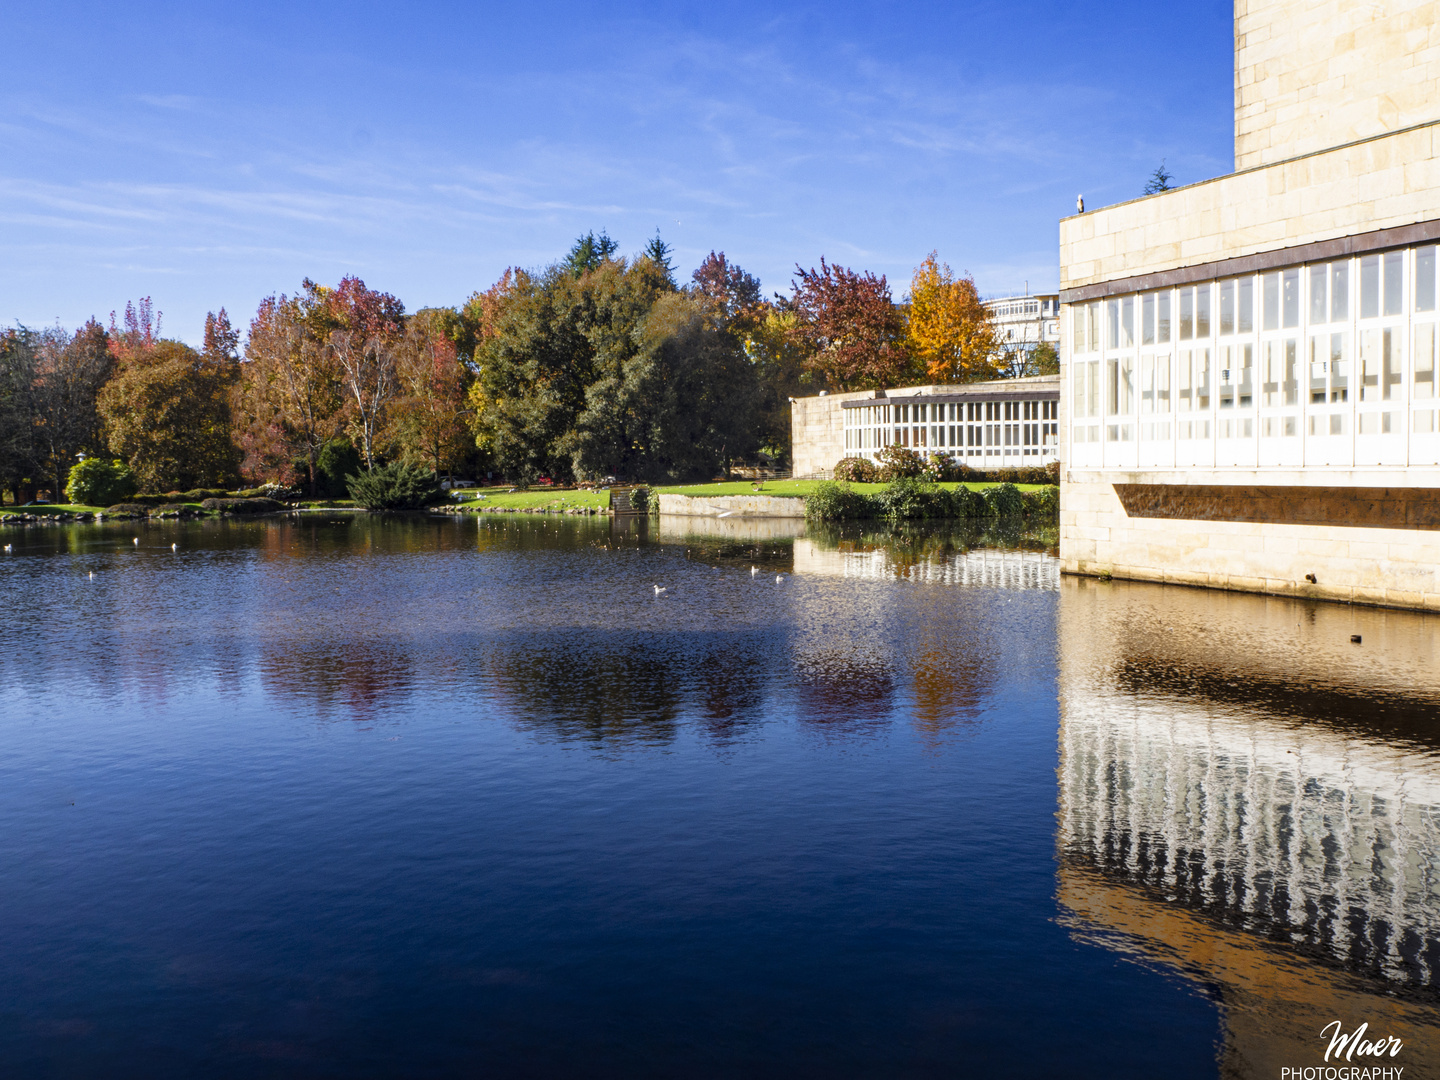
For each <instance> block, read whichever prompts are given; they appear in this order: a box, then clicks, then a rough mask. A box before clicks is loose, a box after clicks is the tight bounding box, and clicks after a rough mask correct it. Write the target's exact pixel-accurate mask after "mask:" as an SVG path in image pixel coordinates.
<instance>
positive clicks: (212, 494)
mask: <svg viewBox="0 0 1440 1080" xmlns="http://www.w3.org/2000/svg"><path fill="white" fill-rule="evenodd" d="M229 494H230V492H229V491H227V490H226V489H225V488H194V489H192V490H190V491H182V492H181V493H180V498H182V499H184V500H185V501H186V502H204V501H205V500H206V499H223V498H225V496H226V495H229Z"/></svg>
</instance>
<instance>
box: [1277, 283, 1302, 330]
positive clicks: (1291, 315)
mask: <svg viewBox="0 0 1440 1080" xmlns="http://www.w3.org/2000/svg"><path fill="white" fill-rule="evenodd" d="M1281 291H1282V293H1283V294H1284V295H1283V299H1284V304H1283V307H1284V315H1285V322H1284V325H1285V329H1286V330H1290V329H1293V328H1294V327H1297V326H1299V325H1300V271H1299V269H1298V268H1297V269H1294V270H1286V271H1285V273H1284V274H1282V275H1281Z"/></svg>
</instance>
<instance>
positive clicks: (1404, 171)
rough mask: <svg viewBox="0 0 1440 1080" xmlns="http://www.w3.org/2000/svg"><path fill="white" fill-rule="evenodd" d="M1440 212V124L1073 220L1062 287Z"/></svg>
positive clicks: (1064, 244)
mask: <svg viewBox="0 0 1440 1080" xmlns="http://www.w3.org/2000/svg"><path fill="white" fill-rule="evenodd" d="M1437 217H1440V123H1433V124H1429V125H1426V126H1424V127H1420V128H1414V129H1410V130H1407V131H1403V132H1398V133H1396V134H1393V135H1385V136H1381V137H1378V138H1375V139H1371V140H1369V141H1367V142H1363V143H1358V144H1355V145H1352V146H1345V147H1341V148H1339V149H1337V150H1327V151H1324V152H1320V153H1315V154H1311V155H1309V156H1307V157H1303V158H1298V159H1296V160H1293V161H1287V162H1285V163H1283V164H1278V165H1271V166H1267V167H1264V168H1258V169H1251V170H1249V171H1247V172H1239V173H1234V174H1232V175H1229V176H1222V177H1219V178H1217V179H1215V180H1207V181H1205V182H1203V183H1199V184H1191V185H1190V186H1188V187H1183V188H1177V189H1175V190H1174V191H1169V192H1165V193H1163V194H1160V195H1151V196H1149V197H1147V198H1143V199H1134V200H1131V201H1130V202H1125V203H1119V204H1117V205H1115V206H1109V207H1105V208H1103V209H1100V210H1094V211H1091V212H1089V213H1086V214H1077V215H1073V216H1071V217H1068V218H1065V219H1063V220H1062V221H1061V222H1060V287H1061V288H1062V289H1073V288H1077V287H1080V286H1084V285H1089V284H1092V283H1094V282H1101V281H1109V280H1112V279H1116V278H1125V277H1134V276H1137V275H1140V274H1150V273H1157V272H1160V271H1165V270H1173V269H1175V268H1178V267H1186V266H1195V265H1199V264H1202V263H1208V262H1214V261H1217V260H1221V259H1231V258H1237V257H1239V256H1243V255H1252V254H1255V253H1258V252H1266V251H1275V250H1279V249H1283V248H1290V247H1298V246H1300V245H1302V244H1309V243H1315V242H1318V241H1322V240H1332V239H1336V238H1340V237H1346V236H1353V235H1355V234H1358V233H1366V232H1372V231H1374V230H1377V229H1387V228H1397V227H1400V226H1405V225H1413V224H1415V223H1416V222H1423V221H1430V220H1433V219H1435V218H1437ZM1063 332H1064V326H1063V323H1062V333H1063Z"/></svg>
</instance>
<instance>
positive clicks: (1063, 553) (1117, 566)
mask: <svg viewBox="0 0 1440 1080" xmlns="http://www.w3.org/2000/svg"><path fill="white" fill-rule="evenodd" d="M1307 479H1309V482H1310V485H1312V486H1313V484H1314V483H1315V481H1314V479H1313V478H1307ZM1356 479H1359V478H1356ZM1216 480H1220V481H1222V482H1229V483H1230V484H1232V485H1235V490H1236V494H1237V502H1245V501H1246V500H1247V499H1248V500H1249V501H1254V499H1253V494H1252V489H1251V488H1250V487H1248V486H1246V485H1245V484H1244V483H1243V482H1242V483H1240V484H1236V480H1237V478H1236V477H1233V476H1230V477H1224V476H1217V475H1215V474H1210V475H1207V476H1188V475H1187V474H1164V475H1151V474H1129V473H1118V472H1106V473H1103V474H1102V473H1087V472H1081V471H1078V470H1077V471H1072V472H1070V473H1067V474H1066V475H1065V476H1063V477H1062V479H1061V484H1060V559H1061V568H1062V570H1063V571H1064V572H1066V573H1071V574H1088V575H1110V576H1113V577H1117V578H1131V579H1135V580H1142V581H1163V582H1171V583H1174V584H1180V585H1197V586H1205V587H1208V588H1218V589H1233V590H1237V591H1242V592H1256V593H1271V594H1275V595H1281V596H1298V597H1310V598H1314V599H1317V600H1341V601H1347V602H1354V603H1366V604H1379V605H1383V606H1386V607H1402V608H1421V609H1425V610H1440V530H1435V529H1429V528H1406V527H1389V528H1380V527H1356V526H1351V525H1336V524H1327V525H1312V524H1293V523H1290V522H1289V521H1287V520H1286V519H1287V517H1289V518H1294V519H1300V520H1304V519H1306V518H1307V516H1313V514H1314V512H1315V506H1316V505H1317V503H1321V504H1323V503H1326V502H1333V501H1335V500H1336V499H1338V500H1340V501H1341V502H1344V500H1345V499H1346V498H1347V497H1348V495H1347V492H1346V491H1345V490H1344V488H1342V487H1338V486H1337V487H1335V488H1334V489H1332V490H1331V491H1330V492H1328V493H1327V498H1326V499H1324V500H1317V499H1316V498H1315V497H1313V496H1311V497H1309V498H1306V497H1305V496H1304V494H1303V493H1297V494H1296V495H1295V496H1294V498H1295V502H1296V505H1295V506H1294V507H1290V508H1288V509H1289V510H1293V511H1294V513H1293V514H1290V513H1288V512H1287V507H1286V506H1285V499H1286V496H1284V495H1283V494H1281V495H1277V496H1275V497H1273V498H1272V500H1271V501H1272V502H1273V503H1275V505H1273V506H1272V507H1271V508H1270V509H1269V511H1268V512H1267V513H1266V514H1264V515H1262V516H1265V517H1268V518H1270V520H1268V521H1259V520H1248V521H1247V520H1196V519H1184V518H1175V517H1140V516H1134V515H1132V514H1131V513H1128V512H1127V511H1126V507H1125V500H1122V498H1121V491H1118V490H1117V484H1118V485H1126V484H1129V485H1135V486H1141V485H1145V484H1154V483H1164V484H1173V483H1181V484H1183V483H1186V482H1202V481H1208V482H1209V483H1210V484H1212V485H1213V484H1214V482H1215V481H1216ZM1352 482H1353V481H1352ZM1132 490H1133V489H1132ZM1206 494H1207V497H1208V496H1211V495H1213V492H1209V491H1208V489H1207V492H1206ZM1353 497H1354V498H1355V499H1357V500H1361V501H1368V502H1373V501H1374V500H1375V496H1374V494H1373V491H1369V490H1365V489H1362V488H1359V487H1358V485H1357V489H1356V490H1354V495H1353ZM1129 501H1131V502H1132V509H1133V508H1134V506H1135V504H1134V500H1133V498H1132V499H1130V500H1129ZM1367 505H1368V503H1367ZM1332 509H1333V510H1334V515H1335V516H1336V517H1337V518H1338V519H1340V520H1344V519H1345V517H1346V508H1345V507H1344V506H1340V507H1334V508H1332ZM1370 509H1372V510H1373V507H1371V508H1370ZM1365 510H1366V507H1362V506H1360V505H1359V504H1358V503H1357V506H1356V516H1355V517H1353V518H1352V520H1375V517H1374V515H1373V513H1366V514H1365V516H1363V517H1361V516H1360V514H1361V512H1362V511H1365ZM1221 516H1225V515H1221ZM1229 516H1232V517H1243V516H1245V515H1244V514H1236V515H1229ZM1250 516H1252V517H1254V516H1256V515H1254V514H1251V515H1250ZM1397 524H1399V522H1397ZM1307 574H1308V575H1313V577H1314V578H1315V580H1314V581H1313V582H1311V581H1309V580H1307V578H1306V575H1307Z"/></svg>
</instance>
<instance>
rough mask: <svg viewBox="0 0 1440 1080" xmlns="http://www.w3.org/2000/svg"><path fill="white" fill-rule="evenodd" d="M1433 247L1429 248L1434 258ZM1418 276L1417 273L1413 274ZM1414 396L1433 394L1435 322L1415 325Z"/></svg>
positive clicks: (1424, 396) (1418, 397)
mask: <svg viewBox="0 0 1440 1080" xmlns="http://www.w3.org/2000/svg"><path fill="white" fill-rule="evenodd" d="M1434 251H1435V249H1434V248H1431V249H1430V252H1431V258H1432V259H1433V258H1434ZM1415 276H1416V277H1417V278H1418V277H1419V276H1420V275H1419V274H1418V273H1417V274H1416V275H1415ZM1414 355H1415V369H1414V370H1415V398H1416V399H1417V400H1420V399H1425V400H1429V399H1430V398H1433V397H1434V396H1435V324H1434V323H1419V324H1417V325H1416V327H1415V354H1414Z"/></svg>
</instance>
